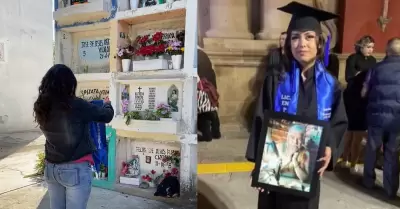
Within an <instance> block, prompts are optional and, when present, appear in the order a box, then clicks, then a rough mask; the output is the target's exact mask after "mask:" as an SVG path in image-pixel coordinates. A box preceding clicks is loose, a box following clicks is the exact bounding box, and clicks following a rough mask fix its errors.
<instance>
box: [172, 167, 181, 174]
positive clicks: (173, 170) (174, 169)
mask: <svg viewBox="0 0 400 209" xmlns="http://www.w3.org/2000/svg"><path fill="white" fill-rule="evenodd" d="M178 172H179V170H178V169H177V168H172V169H171V173H172V174H174V175H176V174H178Z"/></svg>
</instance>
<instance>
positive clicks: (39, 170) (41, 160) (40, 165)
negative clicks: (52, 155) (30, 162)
mask: <svg viewBox="0 0 400 209" xmlns="http://www.w3.org/2000/svg"><path fill="white" fill-rule="evenodd" d="M44 167H45V155H44V152H39V153H38V154H37V159H36V165H35V171H36V174H37V175H44Z"/></svg>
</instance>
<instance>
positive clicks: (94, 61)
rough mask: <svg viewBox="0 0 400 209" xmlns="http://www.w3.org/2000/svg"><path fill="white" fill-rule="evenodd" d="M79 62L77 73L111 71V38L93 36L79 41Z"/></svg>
mask: <svg viewBox="0 0 400 209" xmlns="http://www.w3.org/2000/svg"><path fill="white" fill-rule="evenodd" d="M77 50H78V63H77V66H78V67H77V69H76V70H77V72H76V73H107V72H109V70H110V69H109V68H110V67H109V66H110V65H109V58H110V38H109V37H93V38H84V39H80V40H79V41H78V46H77Z"/></svg>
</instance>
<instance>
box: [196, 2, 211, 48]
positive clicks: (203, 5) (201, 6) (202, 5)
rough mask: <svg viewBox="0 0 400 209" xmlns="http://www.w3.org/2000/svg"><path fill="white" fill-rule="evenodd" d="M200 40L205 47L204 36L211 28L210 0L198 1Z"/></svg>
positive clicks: (200, 43) (198, 31)
mask: <svg viewBox="0 0 400 209" xmlns="http://www.w3.org/2000/svg"><path fill="white" fill-rule="evenodd" d="M197 7H198V8H197V9H198V14H197V15H198V18H199V21H198V30H197V33H198V34H197V35H198V42H199V45H200V46H201V47H203V38H204V37H206V31H208V30H209V29H210V0H201V1H199V2H198V6H197Z"/></svg>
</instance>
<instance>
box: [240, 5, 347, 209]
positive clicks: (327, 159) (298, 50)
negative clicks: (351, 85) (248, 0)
mask: <svg viewBox="0 0 400 209" xmlns="http://www.w3.org/2000/svg"><path fill="white" fill-rule="evenodd" d="M279 10H281V11H283V12H286V13H290V14H292V15H293V17H292V19H291V21H290V24H289V27H288V31H287V38H286V44H285V56H287V58H288V61H289V63H287V64H286V65H281V66H280V67H279V68H276V69H274V70H271V71H269V72H268V73H267V76H266V78H265V81H264V86H263V89H262V91H261V94H260V97H259V101H258V105H257V109H256V111H255V117H254V122H253V126H252V131H251V134H250V139H249V143H248V146H247V152H246V158H247V159H248V160H249V161H252V162H254V161H255V160H256V156H257V154H256V153H257V152H258V151H261V149H262V148H260V150H259V147H258V145H259V140H260V133H261V128H262V126H263V122H264V112H265V111H266V110H269V111H274V112H285V113H288V114H293V115H302V116H307V117H309V118H315V119H318V120H322V121H326V122H327V123H329V124H330V129H329V133H328V134H327V135H326V137H327V138H326V139H325V142H326V144H322V145H321V146H324V147H325V153H324V156H319V159H318V162H321V164H317V166H318V167H317V168H316V169H318V174H319V176H316V175H313V176H312V177H311V179H314V181H315V182H317V192H316V195H315V196H313V197H311V198H305V197H300V196H295V195H289V194H284V193H280V192H274V191H264V190H263V189H259V191H260V193H259V197H258V208H260V209H317V208H318V207H319V196H320V182H319V178H320V176H322V175H323V174H324V172H325V171H326V170H327V169H328V170H331V169H332V167H333V166H334V164H335V162H336V160H337V157H338V155H340V154H341V150H340V147H341V146H340V144H341V140H342V138H343V135H344V133H345V131H346V128H347V117H346V112H345V108H344V104H343V101H342V91H341V89H340V87H339V82H338V81H337V79H336V78H335V77H334V76H332V75H331V74H330V73H329V72H328V71H327V70H326V69H325V67H324V64H323V61H322V60H323V56H324V45H325V41H324V38H323V36H322V28H321V25H320V22H321V21H325V20H329V19H333V18H335V17H336V15H334V14H332V13H329V12H326V11H322V10H317V9H315V8H312V7H309V6H306V5H303V4H300V3H298V2H291V3H289V4H288V5H286V6H284V7H281V8H279Z"/></svg>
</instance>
